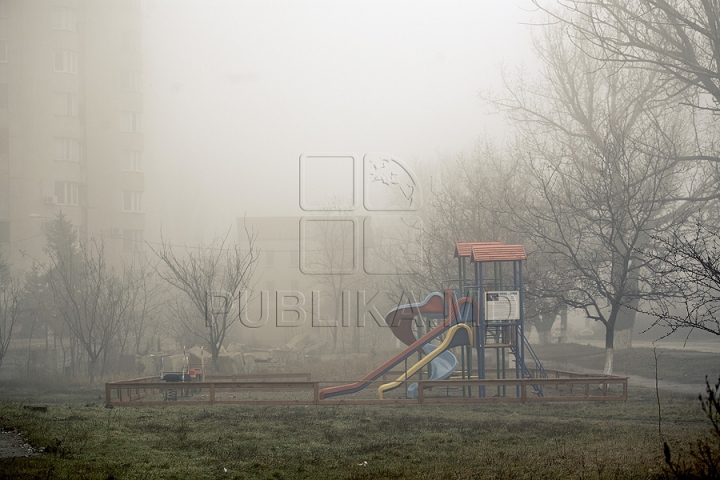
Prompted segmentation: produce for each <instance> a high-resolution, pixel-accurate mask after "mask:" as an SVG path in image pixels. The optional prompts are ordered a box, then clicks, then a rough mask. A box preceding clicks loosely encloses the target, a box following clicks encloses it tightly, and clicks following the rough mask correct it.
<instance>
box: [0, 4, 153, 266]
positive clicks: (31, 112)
mask: <svg viewBox="0 0 720 480" xmlns="http://www.w3.org/2000/svg"><path fill="white" fill-rule="evenodd" d="M141 27H142V15H141V11H140V2H139V1H136V0H102V1H83V0H0V245H2V246H3V249H4V250H5V253H6V255H8V257H9V260H10V262H11V264H12V265H13V266H14V267H17V268H27V267H28V266H29V264H30V263H31V262H32V261H33V260H41V259H42V257H43V247H44V245H45V233H46V229H47V224H48V223H49V222H50V221H52V219H53V218H55V217H56V215H57V214H58V213H60V212H62V213H63V214H65V216H66V217H67V219H68V220H70V221H71V222H72V223H73V225H74V226H76V227H77V229H78V233H79V235H80V238H81V240H85V241H87V240H88V239H89V238H91V237H96V238H99V239H102V240H103V241H104V243H105V249H106V253H107V254H108V257H109V258H110V259H111V261H112V259H116V258H119V257H120V256H126V257H127V256H132V255H135V254H136V253H137V252H138V251H139V250H140V249H142V243H143V232H144V228H145V218H144V213H143V212H144V206H143V201H142V200H143V192H144V190H145V185H144V174H143V162H144V160H145V159H144V158H143V133H142V113H143V98H142V49H141V32H142V28H141Z"/></svg>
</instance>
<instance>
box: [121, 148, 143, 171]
mask: <svg viewBox="0 0 720 480" xmlns="http://www.w3.org/2000/svg"><path fill="white" fill-rule="evenodd" d="M122 169H123V171H124V172H141V171H142V152H134V151H129V150H125V151H124V152H122Z"/></svg>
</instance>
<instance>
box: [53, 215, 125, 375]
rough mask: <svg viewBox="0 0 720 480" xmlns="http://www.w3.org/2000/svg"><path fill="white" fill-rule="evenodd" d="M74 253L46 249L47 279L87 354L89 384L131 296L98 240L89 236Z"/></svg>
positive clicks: (105, 356) (71, 329)
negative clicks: (88, 239) (48, 264)
mask: <svg viewBox="0 0 720 480" xmlns="http://www.w3.org/2000/svg"><path fill="white" fill-rule="evenodd" d="M58 221H59V219H58V220H55V222H58ZM77 253H78V255H74V254H70V255H68V251H65V252H62V251H58V250H50V249H49V250H48V254H49V257H50V271H49V275H48V279H49V286H50V289H51V290H52V292H53V296H54V299H55V305H56V307H57V309H58V311H59V313H60V315H61V317H62V319H63V321H64V323H65V325H67V327H68V328H69V330H70V331H71V332H72V334H73V336H74V337H75V338H76V339H77V341H78V342H79V343H80V345H81V346H82V348H83V349H84V351H85V353H86V354H87V356H88V376H89V377H90V383H91V384H92V383H93V382H94V379H95V374H96V369H97V364H98V361H99V360H100V359H101V358H102V359H103V360H104V361H103V363H102V371H101V372H100V375H101V376H102V375H104V370H105V366H106V363H107V362H106V361H105V360H107V354H108V348H109V347H110V344H111V343H112V342H113V340H115V337H116V335H117V333H118V331H119V329H120V327H121V325H122V322H123V319H124V317H125V315H126V313H127V312H128V310H129V309H130V305H131V302H130V301H131V299H130V296H129V294H128V288H127V284H126V283H125V281H124V279H123V278H122V277H121V276H119V275H116V274H115V272H114V271H113V269H112V268H110V267H109V266H108V265H107V263H106V259H105V249H104V245H103V243H102V241H98V240H95V239H91V240H90V241H89V242H88V243H87V244H80V246H79V247H78V250H77Z"/></svg>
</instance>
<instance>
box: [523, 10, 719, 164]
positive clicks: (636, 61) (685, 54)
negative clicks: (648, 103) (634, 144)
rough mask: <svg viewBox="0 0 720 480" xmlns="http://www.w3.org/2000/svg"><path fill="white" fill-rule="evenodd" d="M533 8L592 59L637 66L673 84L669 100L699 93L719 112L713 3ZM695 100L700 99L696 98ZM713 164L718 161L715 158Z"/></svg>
mask: <svg viewBox="0 0 720 480" xmlns="http://www.w3.org/2000/svg"><path fill="white" fill-rule="evenodd" d="M535 3H536V4H537V5H538V6H540V7H541V8H543V9H544V10H545V11H546V12H548V13H550V14H551V15H552V17H554V18H555V19H557V20H559V21H560V22H562V23H564V24H565V25H567V26H569V27H570V28H569V33H570V35H571V36H572V37H573V38H574V39H575V40H576V43H578V44H579V45H582V44H588V43H590V44H592V45H594V46H596V47H599V48H595V49H592V50H591V55H593V56H595V57H596V58H599V59H602V60H607V61H610V62H614V63H620V64H623V65H628V66H631V67H641V68H645V69H647V70H650V71H652V72H655V73H658V74H660V75H661V76H662V77H664V78H666V79H669V80H673V82H672V83H671V84H670V85H671V86H672V87H671V88H666V89H665V92H664V93H665V94H666V95H667V96H668V97H675V96H680V97H686V96H687V94H688V93H690V94H691V95H692V94H693V93H694V90H695V89H699V90H700V91H703V92H705V93H707V94H709V95H711V96H712V98H713V99H714V106H707V105H706V104H704V103H699V102H698V103H695V104H694V106H695V107H700V108H710V109H712V110H715V111H717V110H719V109H720V63H719V61H718V53H719V52H720V50H719V49H720V4H719V3H718V2H716V1H714V0H561V1H558V2H557V4H558V5H559V6H560V8H559V9H555V8H549V7H547V6H545V2H542V3H541V2H540V1H538V0H536V1H535ZM695 99H696V100H700V101H701V99H698V98H697V97H696V98H695ZM715 161H718V159H717V157H716V159H715Z"/></svg>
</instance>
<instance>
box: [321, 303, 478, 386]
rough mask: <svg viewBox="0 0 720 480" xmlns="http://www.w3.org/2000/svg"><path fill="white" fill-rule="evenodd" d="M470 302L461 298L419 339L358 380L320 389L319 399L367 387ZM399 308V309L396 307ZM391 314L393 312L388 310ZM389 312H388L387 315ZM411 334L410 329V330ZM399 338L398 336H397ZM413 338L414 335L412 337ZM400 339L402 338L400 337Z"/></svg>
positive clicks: (451, 322)
mask: <svg viewBox="0 0 720 480" xmlns="http://www.w3.org/2000/svg"><path fill="white" fill-rule="evenodd" d="M468 302H472V300H471V299H469V298H461V299H460V300H459V301H458V303H457V305H456V308H451V309H450V315H448V316H447V318H446V319H445V320H444V321H443V322H442V323H441V324H440V325H438V326H437V327H435V328H433V329H432V330H430V331H429V332H428V333H426V334H425V335H423V336H422V337H420V338H419V339H417V340H415V341H414V342H412V343H411V344H410V346H408V347H407V348H406V349H405V350H403V351H402V352H400V353H398V354H397V355H395V356H394V357H393V358H391V359H390V360H389V361H387V362H385V363H384V364H382V365H380V366H379V367H378V368H376V369H375V370H373V371H372V372H371V373H369V374H367V375H366V376H365V378H363V379H362V380H360V381H359V382H355V383H351V384H349V385H338V386H336V387H327V388H323V389H322V390H320V400H323V399H325V398H330V397H334V396H337V395H347V394H350V393H355V392H359V391H360V390H362V389H363V388H365V387H367V386H368V385H370V383H372V381H373V380H376V379H377V378H379V377H380V376H382V375H383V374H385V373H386V372H389V371H390V370H391V369H392V368H393V367H394V366H395V365H397V364H398V363H400V362H402V361H403V360H405V359H406V358H408V357H409V356H410V355H412V354H413V353H415V352H416V351H418V350H419V349H421V348H422V347H423V345H425V344H427V343H429V342H430V340H432V339H434V338H435V337H437V336H438V335H440V334H441V333H443V332H444V331H445V330H446V329H448V328H450V327H452V326H453V325H454V324H455V323H457V322H456V317H457V312H459V311H461V308H460V307H461V306H462V305H463V304H464V303H468ZM398 310H399V309H398ZM390 313H391V314H392V313H393V312H390ZM389 316H390V314H388V317H389ZM410 333H411V334H412V331H411V332H410ZM398 338H399V337H398ZM413 338H414V337H413ZM401 340H402V339H401Z"/></svg>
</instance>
